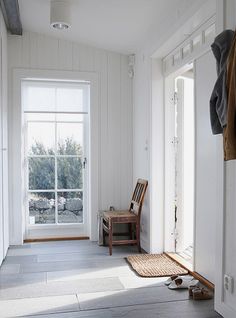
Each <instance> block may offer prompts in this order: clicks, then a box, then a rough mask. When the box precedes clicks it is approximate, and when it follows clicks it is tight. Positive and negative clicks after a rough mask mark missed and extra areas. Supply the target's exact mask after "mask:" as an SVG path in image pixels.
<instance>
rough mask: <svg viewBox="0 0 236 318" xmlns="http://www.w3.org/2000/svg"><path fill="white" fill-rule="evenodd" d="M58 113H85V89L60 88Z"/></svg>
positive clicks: (57, 92) (58, 89)
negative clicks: (66, 111)
mask: <svg viewBox="0 0 236 318" xmlns="http://www.w3.org/2000/svg"><path fill="white" fill-rule="evenodd" d="M56 98H57V111H65V109H69V111H75V112H76V111H77V112H78V111H84V103H83V89H81V88H72V87H68V88H65V87H60V88H59V87H58V88H57V89H56Z"/></svg>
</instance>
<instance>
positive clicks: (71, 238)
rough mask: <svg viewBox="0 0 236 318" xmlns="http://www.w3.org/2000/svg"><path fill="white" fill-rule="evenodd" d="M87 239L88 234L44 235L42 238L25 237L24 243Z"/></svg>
mask: <svg viewBox="0 0 236 318" xmlns="http://www.w3.org/2000/svg"><path fill="white" fill-rule="evenodd" d="M82 240H89V237H88V236H78V237H44V238H41V237H40V238H32V239H25V240H24V243H36V242H52V241H82Z"/></svg>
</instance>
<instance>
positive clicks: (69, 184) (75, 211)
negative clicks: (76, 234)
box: [28, 137, 83, 224]
mask: <svg viewBox="0 0 236 318" xmlns="http://www.w3.org/2000/svg"><path fill="white" fill-rule="evenodd" d="M54 155H55V151H54V149H53V148H50V147H46V146H45V145H44V144H43V143H42V142H37V141H35V142H34V143H33V144H32V145H31V147H30V149H29V158H28V172H29V190H38V191H37V192H29V215H30V224H50V223H51V224H52V223H55V222H56V217H55V211H56V206H57V211H58V223H82V222H83V192H82V191H66V190H67V189H68V190H74V189H83V170H82V168H83V167H82V164H83V163H82V147H81V145H80V144H79V143H78V142H77V141H75V140H74V138H73V137H70V138H65V139H63V140H59V142H58V144H57V155H56V156H54ZM72 155H73V157H71V156H72ZM37 156H44V157H37ZM55 160H56V162H55ZM55 169H57V173H56V171H55ZM56 178H57V180H56ZM56 185H57V192H56V191H55V192H53V191H51V190H56ZM40 190H44V191H43V192H40ZM45 190H50V192H49V191H48V192H46V191H45ZM56 198H57V199H56Z"/></svg>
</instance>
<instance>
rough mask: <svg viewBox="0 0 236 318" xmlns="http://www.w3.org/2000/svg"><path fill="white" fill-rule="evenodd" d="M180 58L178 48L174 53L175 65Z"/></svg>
mask: <svg viewBox="0 0 236 318" xmlns="http://www.w3.org/2000/svg"><path fill="white" fill-rule="evenodd" d="M180 60H181V52H180V50H179V51H178V52H177V53H176V54H175V55H174V64H175V65H176V64H177V63H178V62H179V61H180Z"/></svg>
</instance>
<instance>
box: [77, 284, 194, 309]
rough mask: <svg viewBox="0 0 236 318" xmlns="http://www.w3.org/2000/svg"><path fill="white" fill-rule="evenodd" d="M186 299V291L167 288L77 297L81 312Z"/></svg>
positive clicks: (80, 295) (130, 290)
mask: <svg viewBox="0 0 236 318" xmlns="http://www.w3.org/2000/svg"><path fill="white" fill-rule="evenodd" d="M188 298H189V296H188V291H187V290H178V291H177V292H176V291H172V290H169V289H168V288H167V287H150V288H139V289H129V290H123V291H111V292H101V293H90V294H79V295H78V299H79V304H80V308H81V309H83V310H88V309H102V308H110V307H121V306H130V305H138V304H149V303H160V302H163V301H166V300H168V301H177V300H186V299H188Z"/></svg>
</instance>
